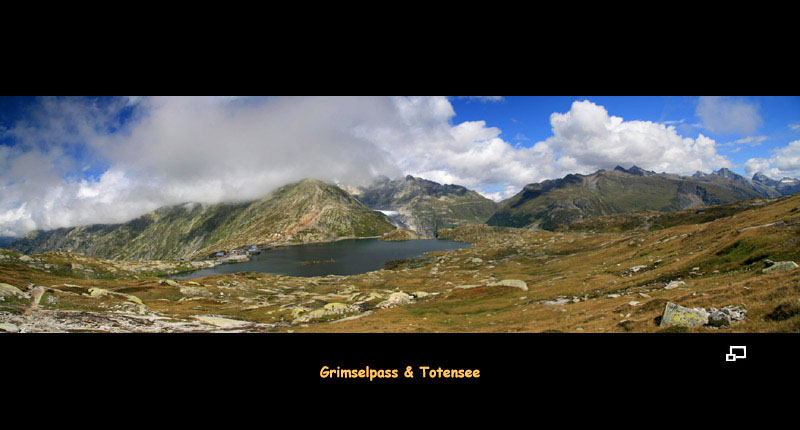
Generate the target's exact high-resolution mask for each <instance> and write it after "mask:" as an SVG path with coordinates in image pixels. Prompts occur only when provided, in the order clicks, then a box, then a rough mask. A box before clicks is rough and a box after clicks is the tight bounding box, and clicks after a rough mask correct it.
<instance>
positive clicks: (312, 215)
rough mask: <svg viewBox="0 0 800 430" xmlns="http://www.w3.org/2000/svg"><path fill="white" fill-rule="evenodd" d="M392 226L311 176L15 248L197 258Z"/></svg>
mask: <svg viewBox="0 0 800 430" xmlns="http://www.w3.org/2000/svg"><path fill="white" fill-rule="evenodd" d="M391 230H393V227H392V225H391V223H390V222H389V221H388V220H387V218H386V217H385V216H383V215H381V214H380V213H377V212H375V211H373V210H371V209H369V208H368V207H366V206H364V205H363V204H362V203H361V202H359V201H358V200H356V199H355V198H353V197H352V196H350V195H349V194H348V193H347V192H345V191H344V190H342V189H340V188H339V187H337V186H335V185H330V184H327V183H325V182H322V181H318V180H314V179H305V180H303V181H300V182H297V183H293V184H289V185H286V186H284V187H281V188H279V189H277V190H275V191H274V192H272V193H270V194H269V195H268V196H266V197H264V198H263V199H260V200H257V201H253V202H245V203H220V204H216V205H210V206H206V205H201V204H184V205H177V206H172V207H165V208H161V209H158V210H156V211H154V212H151V213H149V214H146V215H144V216H142V217H139V218H137V219H135V220H132V221H130V222H127V223H124V224H112V225H93V226H87V227H74V228H63V229H58V230H52V231H46V232H42V231H35V232H31V233H29V234H28V235H26V236H25V237H24V238H22V239H20V240H18V241H15V242H13V243H12V244H11V245H10V248H12V249H14V250H16V251H19V252H23V253H27V254H32V253H42V252H46V251H68V252H76V253H81V254H85V255H89V256H93V257H103V258H108V259H125V260H140V259H141V260H163V259H173V260H174V259H178V258H183V259H197V258H202V257H204V256H206V255H209V254H211V253H214V252H216V251H229V250H231V249H234V248H237V247H243V246H249V245H263V244H269V245H275V244H285V243H307V242H322V241H330V240H335V239H338V238H343V237H372V236H380V235H382V234H383V233H387V232H389V231H391Z"/></svg>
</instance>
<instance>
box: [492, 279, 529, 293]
mask: <svg viewBox="0 0 800 430" xmlns="http://www.w3.org/2000/svg"><path fill="white" fill-rule="evenodd" d="M488 286H490V287H514V288H519V289H520V290H522V291H528V284H527V283H526V282H525V281H521V280H519V279H503V280H502V281H500V282H492V283H490V284H488Z"/></svg>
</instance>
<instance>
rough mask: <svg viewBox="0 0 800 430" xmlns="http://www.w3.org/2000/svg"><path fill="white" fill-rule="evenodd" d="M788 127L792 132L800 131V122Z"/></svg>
mask: <svg viewBox="0 0 800 430" xmlns="http://www.w3.org/2000/svg"><path fill="white" fill-rule="evenodd" d="M788 127H789V128H790V129H792V130H794V131H798V130H800V122H795V123H792V124H789V125H788Z"/></svg>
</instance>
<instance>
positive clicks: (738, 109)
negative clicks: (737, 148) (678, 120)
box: [695, 96, 763, 134]
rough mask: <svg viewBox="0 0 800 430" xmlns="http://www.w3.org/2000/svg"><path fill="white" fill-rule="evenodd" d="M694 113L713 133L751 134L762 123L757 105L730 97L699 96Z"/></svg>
mask: <svg viewBox="0 0 800 430" xmlns="http://www.w3.org/2000/svg"><path fill="white" fill-rule="evenodd" d="M695 115H697V116H698V117H699V118H700V120H701V121H702V126H703V127H704V128H705V129H707V130H709V131H711V132H713V133H742V134H752V133H755V131H756V130H757V129H758V127H760V126H761V124H762V123H763V120H762V119H761V115H759V113H758V105H756V104H754V103H750V102H748V101H746V100H742V99H737V98H731V97H718V96H707V97H700V100H699V101H698V103H697V108H696V109H695Z"/></svg>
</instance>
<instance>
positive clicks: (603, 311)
mask: <svg viewBox="0 0 800 430" xmlns="http://www.w3.org/2000/svg"><path fill="white" fill-rule="evenodd" d="M707 212H708V213H710V214H713V216H712V217H711V218H710V219H691V220H684V221H685V222H675V223H673V224H672V225H669V226H665V228H663V229H662V228H656V229H639V228H638V227H639V225H637V223H631V224H630V225H631V226H632V228H625V227H624V226H622V225H618V226H617V227H615V228H617V230H616V231H613V232H591V231H565V232H550V231H537V230H531V229H516V228H510V227H492V226H485V225H476V226H463V227H458V228H455V229H442V230H440V232H439V233H440V236H441V237H448V238H452V239H456V240H463V241H469V242H472V243H473V246H471V247H468V248H464V249H459V250H453V251H446V252H437V253H431V254H427V255H421V256H419V257H416V258H411V259H406V260H402V261H398V262H394V263H393V264H391V265H387V267H391V269H384V270H379V271H375V272H370V273H364V274H361V275H353V276H327V277H312V278H300V277H290V276H280V275H270V274H265V273H239V274H227V275H219V276H213V277H206V278H199V279H194V280H191V281H188V280H181V281H179V282H178V281H169V282H167V281H165V280H161V279H159V278H157V277H154V276H153V275H152V272H150V271H151V270H153V266H152V265H141V266H136V267H133V266H130V265H125V266H120V265H118V264H115V263H114V262H108V261H103V260H98V259H86V258H83V257H80V256H77V255H74V254H64V253H60V254H47V255H34V256H23V255H20V254H16V253H13V252H0V294H2V295H3V300H2V301H0V323H6V324H13V325H14V326H15V327H17V328H18V329H19V330H22V331H73V330H80V331H86V330H88V331H156V332H168V331H170V332H171V331H175V332H188V331H220V330H221V331H241V330H244V331H265V332H267V331H272V332H274V331H284V332H285V331H292V332H554V331H560V332H574V333H580V332H590V333H605V332H623V333H624V332H704V333H719V332H793V333H797V332H800V302H798V297H800V269H798V268H794V269H792V268H789V269H787V270H783V271H772V272H770V271H764V269H765V268H768V267H772V266H769V262H768V261H767V260H772V261H776V262H781V261H800V246H799V245H800V195H794V196H790V197H781V198H777V199H772V200H761V201H757V202H753V204H752V205H750V206H749V207H748V206H747V205H744V204H743V205H741V206H738V205H737V206H734V205H727V206H721V207H711V208H708V209H707ZM696 215H698V216H700V215H702V213H697V214H696ZM608 219H609V220H613V218H608ZM670 219H674V220H676V221H678V220H680V217H676V218H670ZM695 221H697V222H695ZM74 263H79V264H81V265H82V266H83V268H81V267H77V268H73V269H72V270H71V271H68V270H66V269H63V270H62V269H61V267H67V266H71V265H72V264H74ZM48 265H50V267H48ZM170 267H171V268H172V267H173V266H170ZM89 268H91V270H93V271H94V272H93V273H85V272H87V269H89ZM634 269H635V270H634ZM113 270H119V271H120V272H119V275H118V276H117V277H116V278H106V275H105V274H109V273H112V272H113ZM101 271H102V272H103V273H104V278H103V279H96V278H94V277H93V276H94V274H97V273H100V272H101ZM29 286H30V288H29ZM33 286H37V287H36V288H40V287H41V289H40V292H42V291H43V295H40V296H39V299H41V300H40V301H38V302H37V301H36V300H37V299H36V297H35V296H34V292H35V290H36V288H33ZM667 303H674V304H677V305H680V306H685V307H688V308H694V307H700V308H710V307H715V308H721V307H725V306H736V307H738V308H740V309H743V310H746V318H745V320H744V321H742V322H736V323H733V324H732V325H730V326H723V327H719V328H718V327H710V326H698V327H693V328H682V327H660V326H659V323H660V318H661V316H662V315H663V312H664V309H665V306H666V304H667ZM75 311H79V312H75Z"/></svg>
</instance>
